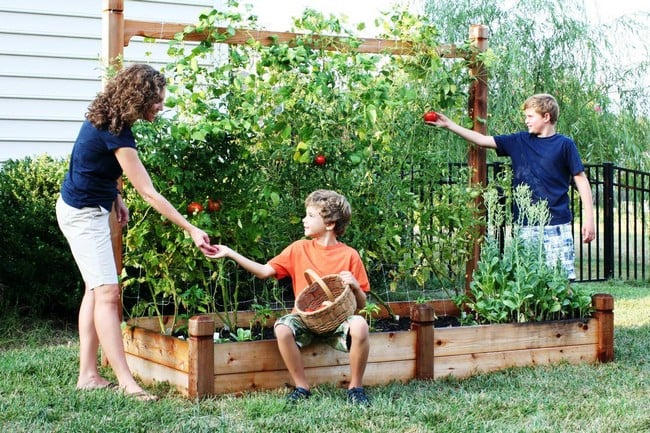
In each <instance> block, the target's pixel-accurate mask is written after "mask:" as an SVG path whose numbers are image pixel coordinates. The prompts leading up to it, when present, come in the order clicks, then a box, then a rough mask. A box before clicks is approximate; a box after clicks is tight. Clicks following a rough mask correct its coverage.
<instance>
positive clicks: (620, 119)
mask: <svg viewBox="0 0 650 433" xmlns="http://www.w3.org/2000/svg"><path fill="white" fill-rule="evenodd" d="M425 13H426V15H428V16H429V17H430V19H431V21H432V22H433V23H434V24H435V25H436V27H437V28H438V29H439V30H440V34H443V35H447V37H448V38H449V39H456V40H462V39H464V38H467V34H466V29H467V28H468V26H469V25H470V24H478V23H480V24H485V25H487V26H488V27H489V28H490V42H489V43H490V47H491V53H492V54H493V55H492V56H490V61H489V110H488V112H489V113H490V117H489V119H488V122H489V124H488V127H489V132H490V133H491V134H500V133H508V132H512V131H515V130H517V129H519V128H520V127H521V126H522V125H523V117H522V113H521V104H522V102H523V101H524V100H525V99H526V97H528V96H530V95H531V94H534V93H542V92H543V93H550V94H553V95H554V96H555V97H556V98H557V99H558V102H559V104H560V110H561V115H560V120H559V123H558V130H559V131H560V132H561V133H564V134H566V135H569V136H571V137H573V138H574V140H575V141H576V144H577V145H578V148H579V149H580V152H581V154H582V156H583V159H584V160H585V162H591V163H599V162H614V163H616V164H620V165H623V166H626V167H630V168H638V169H648V167H650V155H649V154H648V153H647V149H648V148H650V142H649V139H648V137H649V133H650V123H649V118H648V116H649V114H650V109H649V108H648V107H649V106H650V87H649V86H648V83H647V75H648V72H649V66H650V62H648V61H647V60H642V61H639V62H637V63H632V64H629V63H626V62H624V61H623V60H622V58H623V57H624V56H627V55H629V53H626V52H625V51H621V47H622V42H623V41H636V44H633V45H626V47H629V48H630V49H634V50H637V53H639V52H640V53H641V54H643V53H646V54H645V55H639V56H637V57H638V58H641V59H648V58H650V57H649V56H648V54H647V53H648V50H649V48H650V43H649V42H648V39H647V38H644V37H643V36H644V35H646V34H647V31H648V30H649V29H648V25H647V21H646V22H645V23H644V22H643V21H642V20H641V19H636V18H635V17H626V18H623V19H621V20H619V21H616V22H613V23H611V24H607V25H594V24H591V23H590V22H588V21H587V19H586V18H585V17H586V12H585V9H584V5H583V4H581V3H580V2H565V1H563V0H545V1H540V0H532V1H531V0H522V1H518V2H516V3H514V4H512V3H511V2H506V1H503V0H501V1H494V0H475V1H472V2H469V1H463V2H458V1H456V0H437V1H427V2H426V6H425ZM644 16H645V17H646V18H647V16H648V14H645V15H644ZM638 18H642V17H638ZM603 36H605V37H603ZM644 79H645V81H644Z"/></svg>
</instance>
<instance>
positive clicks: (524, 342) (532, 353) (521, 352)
mask: <svg viewBox="0 0 650 433" xmlns="http://www.w3.org/2000/svg"><path fill="white" fill-rule="evenodd" d="M597 352H598V321H597V320H596V319H589V320H579V319H576V320H560V321H549V322H532V323H521V324H502V325H480V326H466V327H464V326H463V327H456V328H436V329H435V330H434V377H435V378H439V377H444V376H449V375H453V376H456V377H467V376H470V375H473V374H477V373H487V372H492V371H497V370H502V369H505V368H510V367H524V366H534V365H550V364H554V363H558V362H569V363H572V364H576V363H582V362H588V363H593V362H596V361H597V360H598V356H597Z"/></svg>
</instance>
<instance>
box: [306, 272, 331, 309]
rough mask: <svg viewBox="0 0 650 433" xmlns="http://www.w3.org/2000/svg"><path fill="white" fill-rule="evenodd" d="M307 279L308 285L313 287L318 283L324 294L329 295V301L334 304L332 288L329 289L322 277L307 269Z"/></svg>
mask: <svg viewBox="0 0 650 433" xmlns="http://www.w3.org/2000/svg"><path fill="white" fill-rule="evenodd" d="M305 278H306V279H307V283H308V284H309V285H311V283H313V282H314V281H315V282H317V283H318V285H319V286H320V288H321V289H323V292H325V294H326V295H327V299H329V300H330V302H334V299H335V298H334V295H333V294H332V292H331V291H330V288H329V287H327V284H325V281H323V279H322V278H321V277H319V276H318V274H317V273H316V272H314V270H312V269H305Z"/></svg>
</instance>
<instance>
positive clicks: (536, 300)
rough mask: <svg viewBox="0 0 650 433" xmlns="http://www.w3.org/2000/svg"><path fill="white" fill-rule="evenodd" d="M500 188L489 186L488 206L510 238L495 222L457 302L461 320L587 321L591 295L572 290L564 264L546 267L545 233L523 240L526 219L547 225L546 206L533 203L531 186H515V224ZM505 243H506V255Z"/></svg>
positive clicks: (533, 224)
mask: <svg viewBox="0 0 650 433" xmlns="http://www.w3.org/2000/svg"><path fill="white" fill-rule="evenodd" d="M497 188H498V187H497V186H494V185H492V186H490V188H489V189H488V191H487V192H486V194H485V206H486V208H487V212H488V215H490V216H491V217H492V220H491V221H496V222H502V223H505V226H506V227H512V235H511V236H505V235H504V236H501V235H500V228H499V225H497V224H495V225H491V226H490V227H489V229H488V231H487V235H486V239H485V241H484V242H483V243H482V244H481V256H480V259H479V262H478V264H477V267H476V269H475V270H474V273H473V275H472V281H471V282H470V289H469V291H468V292H467V293H465V294H463V295H462V296H458V297H457V298H455V302H456V304H457V305H458V306H459V307H462V308H461V311H463V310H464V311H463V314H462V318H461V319H462V322H464V323H471V324H487V323H510V322H515V323H521V322H533V321H544V320H558V319H567V318H574V317H579V318H582V317H587V316H588V315H589V314H590V313H591V293H589V292H588V291H586V290H583V289H581V288H580V287H579V286H575V285H574V286H571V284H570V283H569V280H568V279H567V276H566V272H565V271H564V269H563V268H562V266H561V264H560V263H557V264H555V266H549V265H548V264H547V263H546V254H545V250H544V239H543V230H539V237H538V239H536V240H532V241H527V240H524V239H523V237H522V236H520V230H521V223H522V221H524V220H526V221H528V223H529V225H530V226H533V227H535V226H537V227H540V228H542V227H543V226H544V225H546V224H547V223H548V221H549V220H550V214H549V211H548V207H547V205H546V202H544V201H540V202H537V203H535V204H533V203H532V201H531V193H530V189H529V188H528V186H521V185H520V186H518V187H516V188H515V190H514V191H512V196H513V197H512V201H513V202H514V204H515V205H516V206H517V207H518V208H519V209H520V212H521V213H520V219H519V220H518V221H512V216H511V215H510V214H509V213H506V211H505V210H506V209H505V207H504V205H503V204H501V203H500V197H499V193H498V191H497ZM506 191H507V189H506ZM508 208H509V207H508ZM513 223H514V224H513ZM503 237H507V239H503ZM502 243H504V244H505V247H504V250H503V252H501V250H500V245H501V244H502Z"/></svg>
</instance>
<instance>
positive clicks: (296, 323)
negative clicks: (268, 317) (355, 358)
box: [274, 314, 364, 352]
mask: <svg viewBox="0 0 650 433" xmlns="http://www.w3.org/2000/svg"><path fill="white" fill-rule="evenodd" d="M359 319H360V320H364V319H363V317H361V316H350V317H348V318H347V319H345V321H344V322H343V323H341V324H340V325H339V327H338V328H336V329H335V330H334V331H332V332H330V333H327V334H316V333H314V332H313V331H311V330H310V329H309V328H307V325H305V323H304V322H303V321H302V319H301V318H300V316H299V315H298V314H287V315H286V316H282V317H280V318H279V319H278V320H277V321H276V322H275V325H274V328H275V327H276V326H278V325H280V324H282V325H285V326H288V327H289V329H291V332H292V333H293V335H294V338H295V339H296V344H297V345H298V347H305V346H308V345H309V344H311V343H312V342H313V341H314V340H316V341H322V342H324V343H327V344H328V345H329V346H331V347H333V348H334V349H336V350H340V351H341V352H349V351H350V332H349V331H350V323H351V322H352V321H353V320H359Z"/></svg>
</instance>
